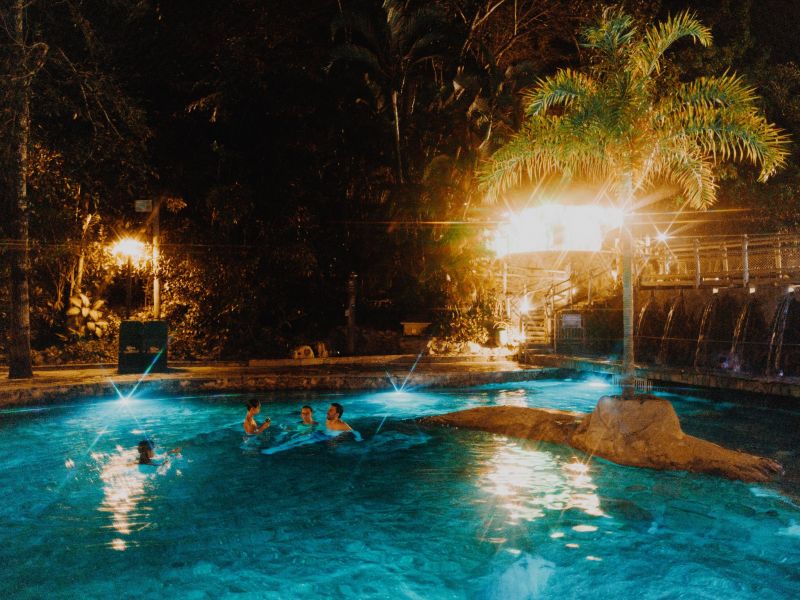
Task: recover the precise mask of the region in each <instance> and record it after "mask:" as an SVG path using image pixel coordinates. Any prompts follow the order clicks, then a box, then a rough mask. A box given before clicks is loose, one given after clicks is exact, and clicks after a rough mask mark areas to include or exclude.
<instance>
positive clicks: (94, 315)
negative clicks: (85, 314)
mask: <svg viewBox="0 0 800 600" xmlns="http://www.w3.org/2000/svg"><path fill="white" fill-rule="evenodd" d="M100 315H101V313H100V311H99V310H90V311H89V318H90V319H91V320H92V321H97V320H98V319H99V318H100Z"/></svg>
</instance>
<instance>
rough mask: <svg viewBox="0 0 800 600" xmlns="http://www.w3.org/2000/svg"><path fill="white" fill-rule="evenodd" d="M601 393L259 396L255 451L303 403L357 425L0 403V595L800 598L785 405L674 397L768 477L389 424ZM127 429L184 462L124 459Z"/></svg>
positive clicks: (700, 426)
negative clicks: (742, 478) (295, 429)
mask: <svg viewBox="0 0 800 600" xmlns="http://www.w3.org/2000/svg"><path fill="white" fill-rule="evenodd" d="M607 391H608V390H607V389H604V388H602V387H596V386H592V385H589V384H586V383H578V382H561V381H558V382H556V381H540V382H533V383H528V384H515V385H507V386H489V387H485V388H479V389H473V390H466V391H450V392H440V393H424V394H408V395H397V394H364V395H316V396H295V397H293V398H291V399H290V400H291V401H289V402H286V401H280V400H277V399H274V398H268V402H267V403H265V405H264V410H263V411H262V414H261V415H259V419H258V420H259V421H260V420H261V418H263V417H264V416H265V415H269V416H270V417H272V420H273V428H272V429H273V430H272V431H271V433H270V434H269V435H268V436H266V438H265V439H263V440H261V441H260V442H259V443H260V444H261V446H263V447H271V446H273V445H274V444H276V443H278V440H277V439H276V436H277V435H280V437H282V438H283V437H284V436H285V435H286V434H281V433H280V426H281V425H292V424H294V423H296V422H297V421H298V420H299V409H300V405H301V404H303V403H305V402H308V403H310V404H311V405H312V406H313V407H314V408H315V413H316V415H317V418H318V419H323V418H324V413H325V408H326V407H327V404H328V403H329V402H331V401H334V400H335V401H338V402H340V403H342V404H343V405H344V406H345V410H346V413H345V415H344V418H345V420H346V421H348V422H350V424H351V425H353V426H354V427H355V428H356V429H358V430H359V431H360V432H361V433H362V435H363V437H364V441H362V442H360V443H358V442H355V441H352V439H341V438H340V439H337V440H336V441H334V442H320V443H315V444H309V445H304V446H297V447H294V448H289V449H287V450H285V451H283V452H277V453H275V454H272V455H269V456H267V455H263V454H261V453H260V452H259V447H258V445H253V444H243V438H242V435H241V421H242V420H243V418H244V409H243V408H242V405H243V398H242V397H211V398H185V399H136V400H131V401H129V402H127V403H123V402H121V401H102V402H84V403H80V404H74V405H68V406H67V405H62V406H53V407H49V408H46V409H41V410H17V411H14V410H11V411H0V440H2V444H0V565H2V574H3V577H2V578H0V598H82V599H88V598H113V599H116V598H241V599H244V598H276V599H278V598H280V599H287V598H315V599H319V598H348V599H355V598H386V599H394V598H425V599H438V598H496V599H502V600H514V599H522V598H559V599H562V598H613V599H615V600H616V599H623V598H721V599H722V598H724V599H728V598H734V599H735V598H754V599H755V598H759V599H765V598H766V599H769V598H775V599H778V598H781V599H782V598H796V597H800V508H798V504H797V500H794V499H793V498H796V497H797V496H798V494H797V491H798V487H797V485H796V481H797V479H796V466H797V464H798V462H800V461H799V460H798V452H800V449H798V443H797V442H798V439H799V438H800V434H798V431H800V413H798V412H793V411H787V410H776V409H765V408H757V407H743V406H741V405H737V404H732V403H727V404H718V403H716V404H715V403H712V402H710V401H707V400H703V399H700V398H692V397H677V396H671V399H672V400H673V401H674V402H675V405H676V408H677V410H678V412H679V414H680V415H681V418H682V422H683V424H684V428H685V429H686V430H687V431H689V432H691V433H693V434H698V435H705V436H706V437H709V438H711V439H713V440H715V441H719V442H725V443H729V444H731V445H733V446H734V447H742V448H745V449H748V450H751V451H759V452H762V453H764V454H767V455H770V456H773V457H776V458H778V459H779V460H781V461H783V462H784V463H786V464H787V465H789V466H790V473H789V477H788V478H787V479H786V480H785V481H784V482H783V483H782V484H781V486H782V487H775V486H766V485H753V484H744V483H739V482H732V481H727V480H723V479H718V478H714V477H706V476H700V475H690V474H687V473H664V472H656V471H650V470H643V469H633V468H626V467H620V466H617V465H613V464H611V463H607V462H605V461H600V460H595V461H590V462H589V463H588V464H587V465H586V466H585V467H584V466H583V465H582V464H581V462H580V461H581V460H585V458H583V457H581V456H576V455H575V453H574V452H573V451H572V450H570V449H567V448H561V447H557V446H552V445H546V444H535V443H529V442H523V441H516V440H506V439H503V438H501V437H498V436H493V435H489V434H483V433H476V432H468V431H457V430H439V429H425V430H420V429H419V428H418V427H417V426H416V425H415V424H414V423H413V422H409V421H404V420H405V419H409V418H413V417H417V416H420V415H423V414H432V413H437V412H444V411H448V410H453V409H455V408H460V407H467V406H477V405H488V404H519V405H529V406H546V407H556V408H565V409H571V410H580V411H589V410H590V409H591V408H592V407H593V405H594V403H595V401H596V399H597V397H598V396H599V395H600V394H602V393H604V392H607ZM379 428H380V430H379V431H378V429H379ZM376 431H377V432H378V433H377V434H376ZM145 435H149V436H151V437H152V438H153V439H154V440H155V441H156V442H157V444H158V445H160V446H161V447H162V448H164V449H170V448H174V447H176V446H180V447H181V449H182V450H181V455H180V457H179V458H177V459H175V460H173V461H172V462H171V464H170V465H168V467H167V468H161V469H160V472H159V471H157V470H156V469H154V468H152V467H143V468H139V467H135V466H131V464H130V463H131V461H132V460H133V459H134V452H133V449H134V447H135V445H136V443H137V442H138V441H139V440H140V439H142V438H143V437H145ZM293 435H294V434H293Z"/></svg>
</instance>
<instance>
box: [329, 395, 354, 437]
mask: <svg viewBox="0 0 800 600" xmlns="http://www.w3.org/2000/svg"><path fill="white" fill-rule="evenodd" d="M342 413H344V408H343V407H342V405H341V404H339V403H338V402H333V403H332V404H331V405H330V406H329V407H328V413H327V415H325V416H326V419H325V427H326V428H327V429H330V430H331V431H352V430H353V428H352V427H350V425H348V424H347V423H345V422H344V421H342Z"/></svg>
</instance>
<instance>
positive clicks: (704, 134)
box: [686, 109, 790, 182]
mask: <svg viewBox="0 0 800 600" xmlns="http://www.w3.org/2000/svg"><path fill="white" fill-rule="evenodd" d="M704 117H705V118H703V119H699V118H695V119H694V120H693V121H692V123H691V124H689V125H688V126H687V127H686V130H687V132H689V133H691V134H693V135H694V136H695V138H696V139H697V140H698V143H699V144H700V145H701V146H702V147H703V148H704V150H705V151H706V152H708V153H711V154H714V155H717V154H718V155H719V157H720V158H721V159H722V160H734V161H739V162H743V161H747V162H750V163H752V164H753V165H756V166H760V167H761V172H760V174H759V181H762V182H763V181H766V180H767V179H768V178H769V177H770V176H772V175H773V174H774V173H775V171H776V170H778V169H779V168H781V167H783V166H785V165H786V160H787V159H788V157H789V144H790V140H789V137H788V136H787V135H786V133H784V131H783V130H781V129H780V128H778V127H776V126H775V125H773V124H771V123H769V122H768V121H767V120H766V119H765V118H764V117H762V116H760V115H759V114H758V113H757V112H756V111H755V109H752V110H748V111H724V110H717V111H713V112H712V113H711V114H708V115H704Z"/></svg>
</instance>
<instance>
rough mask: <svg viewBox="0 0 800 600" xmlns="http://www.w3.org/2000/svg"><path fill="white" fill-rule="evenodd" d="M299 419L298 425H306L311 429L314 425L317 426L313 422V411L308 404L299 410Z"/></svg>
mask: <svg viewBox="0 0 800 600" xmlns="http://www.w3.org/2000/svg"><path fill="white" fill-rule="evenodd" d="M300 419H301V421H300V425H307V426H309V427H313V426H314V425H319V423H317V422H316V421H315V420H314V409H313V408H311V407H310V406H309V405H308V404H306V405H305V406H303V408H301V409H300Z"/></svg>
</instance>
